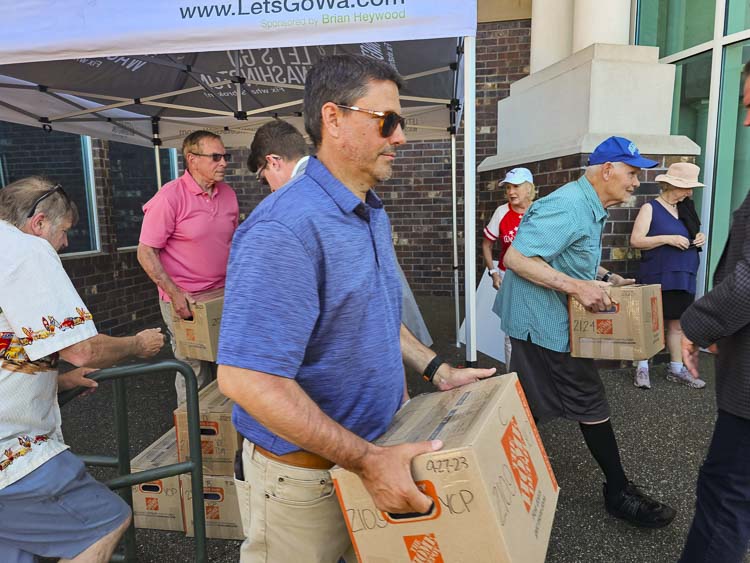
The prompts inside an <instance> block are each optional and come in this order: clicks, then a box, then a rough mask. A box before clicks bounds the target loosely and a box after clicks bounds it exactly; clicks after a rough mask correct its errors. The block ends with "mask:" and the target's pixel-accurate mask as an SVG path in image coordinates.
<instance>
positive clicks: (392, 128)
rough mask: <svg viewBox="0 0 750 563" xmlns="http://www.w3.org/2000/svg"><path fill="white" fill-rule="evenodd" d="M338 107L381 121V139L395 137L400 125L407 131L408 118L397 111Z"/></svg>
mask: <svg viewBox="0 0 750 563" xmlns="http://www.w3.org/2000/svg"><path fill="white" fill-rule="evenodd" d="M336 105H337V106H338V107H340V108H343V109H348V110H351V111H359V112H362V113H366V114H369V115H370V116H371V117H372V118H373V119H380V135H381V137H385V138H388V137H390V136H391V135H393V133H395V132H396V128H397V127H398V126H399V125H400V126H401V129H402V130H406V118H405V117H402V116H400V115H399V114H397V113H396V112H395V111H376V110H374V109H364V108H359V107H357V106H345V105H344V104H336Z"/></svg>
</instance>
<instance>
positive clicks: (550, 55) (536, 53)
mask: <svg viewBox="0 0 750 563" xmlns="http://www.w3.org/2000/svg"><path fill="white" fill-rule="evenodd" d="M600 1H605V0H600ZM573 2H574V0H533V1H532V4H531V62H530V64H529V70H530V71H531V73H532V74H533V73H535V72H536V71H538V70H541V69H543V68H545V67H548V66H549V65H551V64H554V63H556V62H558V61H561V60H562V59H564V58H565V57H567V56H569V55H570V54H571V53H572V52H573V51H572V50H571V48H572V44H573V43H572V39H573Z"/></svg>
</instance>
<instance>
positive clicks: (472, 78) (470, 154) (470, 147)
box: [463, 36, 477, 366]
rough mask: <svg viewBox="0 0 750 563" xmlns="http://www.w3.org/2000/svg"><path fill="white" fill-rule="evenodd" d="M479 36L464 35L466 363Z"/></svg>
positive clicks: (473, 253)
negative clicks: (477, 37) (477, 41)
mask: <svg viewBox="0 0 750 563" xmlns="http://www.w3.org/2000/svg"><path fill="white" fill-rule="evenodd" d="M476 48H477V44H476V38H475V37H471V36H466V37H464V104H463V107H464V231H465V236H464V275H465V283H464V293H465V300H466V307H465V310H466V323H465V325H464V326H465V327H466V365H467V366H474V365H476V362H477V338H476V333H477V319H476V308H477V307H476V305H477V293H476V277H477V245H476V235H477V233H476Z"/></svg>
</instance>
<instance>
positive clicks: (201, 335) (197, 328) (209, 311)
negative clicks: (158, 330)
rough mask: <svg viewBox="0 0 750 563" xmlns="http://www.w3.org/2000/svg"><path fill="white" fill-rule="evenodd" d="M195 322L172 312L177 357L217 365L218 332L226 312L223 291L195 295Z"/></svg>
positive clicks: (193, 319)
mask: <svg viewBox="0 0 750 563" xmlns="http://www.w3.org/2000/svg"><path fill="white" fill-rule="evenodd" d="M193 299H195V303H194V304H191V305H190V309H191V311H192V312H193V318H192V320H186V319H182V318H180V317H179V316H178V315H177V313H175V312H174V309H172V327H173V332H174V339H175V345H176V347H177V354H178V355H181V356H184V357H185V358H192V359H194V360H206V361H209V362H215V361H216V354H217V353H218V351H219V328H220V325H221V312H222V310H223V308H224V288H221V289H216V290H212V291H207V292H205V293H200V294H196V295H193Z"/></svg>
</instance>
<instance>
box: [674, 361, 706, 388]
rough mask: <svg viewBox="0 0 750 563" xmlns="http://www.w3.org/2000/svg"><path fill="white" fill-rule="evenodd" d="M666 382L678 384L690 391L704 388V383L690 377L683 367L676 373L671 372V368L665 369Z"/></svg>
mask: <svg viewBox="0 0 750 563" xmlns="http://www.w3.org/2000/svg"><path fill="white" fill-rule="evenodd" d="M667 381H672V382H674V383H680V384H682V385H685V386H687V387H691V388H692V389H703V388H704V387H705V386H706V382H705V381H703V380H702V379H700V378H695V377H693V376H692V375H690V372H689V371H688V370H687V368H686V367H685V366H682V369H681V370H680V371H679V372H677V373H675V372H673V371H672V369H671V368H667Z"/></svg>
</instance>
